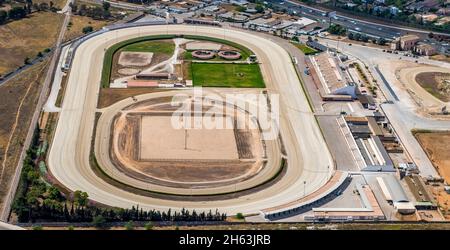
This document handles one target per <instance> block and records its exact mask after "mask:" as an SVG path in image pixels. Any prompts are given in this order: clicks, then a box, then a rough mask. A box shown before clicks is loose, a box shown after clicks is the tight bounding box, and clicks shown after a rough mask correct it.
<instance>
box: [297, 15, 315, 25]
mask: <svg viewBox="0 0 450 250" xmlns="http://www.w3.org/2000/svg"><path fill="white" fill-rule="evenodd" d="M315 22H316V21H314V20H312V19H309V18H306V17H301V18H300V19H298V20H297V21H295V22H294V25H300V26H308V25H310V24H313V23H315Z"/></svg>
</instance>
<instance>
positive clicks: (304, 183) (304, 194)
mask: <svg viewBox="0 0 450 250" xmlns="http://www.w3.org/2000/svg"><path fill="white" fill-rule="evenodd" d="M305 196H306V181H303V198H304V197H305Z"/></svg>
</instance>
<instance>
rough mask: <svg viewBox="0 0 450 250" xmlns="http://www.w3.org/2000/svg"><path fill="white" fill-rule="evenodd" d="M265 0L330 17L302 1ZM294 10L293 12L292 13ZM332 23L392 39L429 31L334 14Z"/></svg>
mask: <svg viewBox="0 0 450 250" xmlns="http://www.w3.org/2000/svg"><path fill="white" fill-rule="evenodd" d="M267 2H269V3H271V4H272V5H273V6H276V7H278V8H281V9H287V10H288V13H290V14H291V15H298V16H305V17H308V18H313V19H316V20H322V21H325V22H329V21H330V18H329V17H326V11H324V10H320V9H317V8H314V7H311V6H307V5H305V4H302V3H298V2H294V1H290V0H267ZM294 11H295V13H294ZM331 21H332V23H336V24H340V25H342V26H344V27H346V28H348V29H349V30H351V31H356V32H361V33H365V34H368V35H372V36H376V37H382V38H385V39H393V38H395V37H399V36H401V35H404V34H406V33H411V32H415V33H420V34H428V33H430V31H428V30H419V29H414V28H407V27H399V26H394V25H385V24H380V23H375V22H368V21H364V20H359V19H356V18H352V17H348V16H343V15H339V14H337V15H336V18H331ZM433 33H435V34H443V35H448V34H444V33H439V32H433Z"/></svg>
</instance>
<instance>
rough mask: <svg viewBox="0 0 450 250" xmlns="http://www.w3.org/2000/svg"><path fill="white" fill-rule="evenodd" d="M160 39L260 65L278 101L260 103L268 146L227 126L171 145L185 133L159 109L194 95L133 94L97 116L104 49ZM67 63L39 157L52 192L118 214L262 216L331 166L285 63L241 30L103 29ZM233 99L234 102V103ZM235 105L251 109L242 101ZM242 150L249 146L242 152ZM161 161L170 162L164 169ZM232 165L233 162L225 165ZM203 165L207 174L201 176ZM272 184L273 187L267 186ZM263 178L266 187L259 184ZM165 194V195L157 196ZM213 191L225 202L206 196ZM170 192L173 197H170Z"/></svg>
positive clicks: (275, 49) (315, 185) (308, 189)
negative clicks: (191, 42)
mask: <svg viewBox="0 0 450 250" xmlns="http://www.w3.org/2000/svg"><path fill="white" fill-rule="evenodd" d="M161 34H174V35H177V36H182V35H201V36H207V37H212V38H217V39H224V40H229V41H232V42H234V43H237V44H241V45H243V46H246V47H247V48H248V49H250V50H251V51H253V52H254V54H255V55H256V56H257V58H258V61H259V62H260V68H261V74H262V76H263V78H264V81H265V83H266V91H267V92H268V94H275V96H279V97H278V99H277V98H276V97H274V98H272V97H270V98H269V103H271V106H270V108H272V109H273V108H274V106H273V105H274V104H275V103H278V104H279V105H278V106H279V107H278V116H279V118H278V121H279V122H278V123H277V124H276V126H275V127H276V129H277V131H279V132H278V133H277V136H275V137H274V138H272V139H271V140H269V139H263V140H260V139H259V138H261V136H260V135H259V134H260V132H258V130H254V131H241V132H243V133H246V134H247V135H248V134H250V136H248V138H247V139H245V140H243V141H240V142H239V141H238V140H237V138H243V137H245V136H242V135H239V136H236V133H240V132H239V131H238V132H236V131H235V130H233V129H231V130H230V131H218V130H214V131H203V130H201V131H195V132H193V131H188V132H187V133H188V140H187V144H188V145H187V147H184V146H181V147H180V145H185V144H184V138H186V135H185V134H184V133H186V132H185V131H173V130H172V128H169V125H168V120H167V119H166V118H165V117H167V116H168V114H170V116H172V113H173V110H171V109H170V108H171V106H170V107H169V106H168V103H169V102H170V100H171V99H172V98H173V96H174V95H175V94H184V95H185V96H188V97H189V98H190V97H191V96H192V95H193V91H195V88H194V89H192V88H186V89H178V90H170V91H164V92H155V93H148V94H142V95H137V96H134V97H132V98H126V99H123V100H121V101H119V102H116V103H114V104H113V105H111V106H108V107H106V108H102V109H98V108H97V102H98V95H99V88H100V81H101V74H102V67H101V66H102V65H103V64H102V62H103V58H104V52H105V51H106V49H107V48H109V47H111V46H113V45H114V44H116V43H118V42H121V41H125V40H128V39H133V38H136V37H139V36H144V35H146V36H150V35H161ZM72 65H73V66H72V69H71V72H70V74H69V76H68V83H67V89H66V92H65V96H64V100H63V104H62V109H61V112H60V116H59V119H58V124H57V127H56V131H55V134H54V139H53V142H52V145H51V148H50V152H49V155H48V159H47V160H48V166H49V170H50V172H51V173H52V175H53V176H54V177H55V179H57V180H58V181H59V182H60V184H61V185H63V186H65V187H66V188H68V189H70V190H83V191H86V192H87V193H88V194H89V198H90V199H91V200H93V201H96V202H99V203H103V204H105V205H110V206H117V207H124V208H129V207H131V206H136V205H139V207H141V208H143V209H149V210H150V209H156V210H161V211H166V210H168V209H172V210H180V209H182V208H187V209H195V210H196V211H209V210H211V209H212V210H214V209H218V210H219V211H220V212H224V213H227V214H228V215H233V214H236V213H239V212H240V213H244V214H255V213H259V212H260V211H261V210H263V209H268V208H271V207H276V206H282V205H283V204H290V203H291V202H293V201H295V200H297V199H299V198H300V197H303V196H304V195H305V194H310V193H313V192H315V191H317V190H319V189H320V188H321V187H322V186H324V185H325V184H326V183H327V182H328V180H329V179H330V178H331V176H332V175H333V172H334V168H333V166H334V164H333V159H332V157H331V155H330V153H329V151H328V148H327V146H326V144H325V141H324V138H323V136H322V134H321V132H320V129H319V127H318V125H317V123H316V121H315V118H314V115H313V113H312V112H311V110H310V107H309V104H308V101H307V98H306V96H305V93H303V91H302V88H301V83H300V80H299V79H298V77H297V74H296V72H295V69H294V67H293V65H292V63H291V59H290V56H289V54H288V53H287V52H286V51H285V50H284V49H283V48H281V47H280V46H278V45H277V44H275V43H274V42H272V41H269V40H267V39H264V38H261V37H258V36H255V35H251V34H247V33H244V32H242V31H236V30H226V32H225V30H224V29H222V28H215V27H214V28H212V27H202V26H187V25H167V26H144V27H129V28H123V29H120V30H113V31H107V32H104V33H102V34H99V35H98V36H94V37H92V38H90V39H88V40H86V41H84V42H83V43H82V44H81V45H80V46H79V47H78V49H77V51H76V53H75V55H74V58H73V64H72ZM205 91H206V92H207V93H212V94H215V95H216V96H220V95H225V94H227V93H228V94H236V93H241V94H242V93H255V92H257V93H258V94H260V93H262V91H261V89H259V90H258V89H233V88H205ZM237 96H239V95H237ZM241 98H242V97H241ZM236 99H237V100H241V101H242V99H240V97H236ZM152 100H153V101H152ZM155 100H158V101H155ZM243 100H245V99H243ZM195 101H197V100H194V102H195ZM242 103H244V104H245V105H247V106H248V105H250V106H251V105H256V104H252V102H251V101H244V102H242ZM225 105H226V106H228V104H225ZM236 108H239V106H238V107H236ZM248 111H249V109H243V108H242V109H241V110H239V112H233V113H234V114H235V115H234V114H233V115H230V116H228V115H227V116H224V117H227V119H231V120H235V119H239V117H240V116H242V115H243V114H245V113H246V112H248ZM133 114H134V116H133ZM200 114H202V113H200ZM133 119H134V120H133ZM227 119H225V120H227ZM133 123H134V124H135V125H136V124H138V125H136V126H135V125H133ZM133 126H135V127H133ZM143 127H146V129H142V128H143ZM160 128H164V129H162V130H161V129H160ZM133 131H134V132H133ZM136 131H139V132H136ZM152 131H155V133H153V132H152ZM124 138H134V139H133V140H128V139H124ZM168 139H170V140H168ZM215 140H217V141H215ZM158 141H159V142H158ZM250 141H251V142H252V143H249V142H250ZM127 143H129V145H126V144H127ZM171 143H172V144H171ZM239 144H240V145H239ZM133 145H135V146H133ZM136 145H139V146H136ZM205 145H211V147H208V146H205ZM230 145H231V146H230ZM233 145H234V146H233ZM242 145H244V146H242ZM245 145H247V150H246V149H245V148H246V147H245ZM248 145H252V146H251V147H250V149H248ZM189 147H190V149H196V150H202V153H201V154H196V153H194V152H187V151H189V150H187V149H189ZM214 148H215V149H214ZM156 149H157V150H156ZM217 149H220V150H217ZM177 150H178V151H177ZM191 151H193V150H191ZM240 151H241V152H240ZM250 156H251V157H250ZM94 159H95V160H94ZM282 159H284V160H282ZM116 160H117V161H116ZM130 160H132V163H131V164H130V162H129V161H130ZM211 160H213V161H216V162H211ZM152 161H153V163H152ZM156 161H157V162H159V163H161V161H165V163H164V164H158V166H161V165H164V166H165V168H166V169H165V170H161V169H160V170H158V169H157V168H156V167H154V166H155V165H154V162H156ZM170 161H173V162H178V163H170V164H169V163H168V162H170ZM193 161H194V162H195V164H191V165H190V166H184V168H180V167H179V165H177V164H179V162H181V163H183V164H186V163H187V162H193ZM224 161H226V164H223V166H218V165H217V164H218V163H217V162H222V163H223V162H224ZM93 162H97V163H98V167H99V168H101V169H102V170H101V171H102V172H103V173H104V174H106V175H108V176H109V177H110V178H112V179H114V180H116V181H117V182H118V183H121V184H122V185H127V186H128V187H134V188H137V189H139V190H146V191H148V192H149V193H156V194H158V196H157V197H156V196H151V195H149V196H147V195H142V194H141V193H138V192H134V191H130V189H123V188H120V186H117V185H114V184H111V183H110V182H108V181H105V180H104V179H102V178H101V177H100V176H98V175H97V174H96V173H95V171H94V170H93V166H92V163H93ZM149 162H150V163H149ZM199 162H201V163H202V164H203V163H205V162H207V163H208V164H205V165H202V164H198V163H199ZM232 162H233V163H239V164H238V166H233V165H232V164H231V163H232ZM243 162H244V163H243ZM282 162H286V164H287V165H286V166H287V167H286V168H285V169H284V171H285V173H284V174H283V175H278V174H279V172H280V167H281V166H282ZM124 163H125V164H124ZM146 164H147V165H146ZM152 164H153V165H152ZM174 164H175V165H174ZM174 166H175V167H174ZM192 166H193V167H192ZM225 166H228V168H229V169H227V167H225ZM189 168H191V169H189ZM207 168H209V169H214V170H215V171H217V172H216V173H214V172H213V173H212V172H211V171H205V169H207ZM231 168H233V169H231ZM174 169H177V171H178V170H179V169H184V170H183V171H185V172H183V171H181V172H179V173H176V171H174ZM219 170H220V171H219ZM202 171H203V172H202ZM162 173H169V174H162ZM277 177H278V178H277ZM274 179H276V181H272V180H274ZM270 181H272V182H271V183H270V185H265V184H266V183H268V182H270ZM256 187H263V188H256ZM252 188H255V190H254V191H252V192H243V193H239V191H240V190H250V189H252ZM165 194H170V195H168V196H167V197H165ZM219 194H230V196H228V197H226V198H224V199H217V198H214V196H215V195H219ZM173 195H178V196H180V197H178V198H176V199H173V197H172V196H173ZM191 196H199V197H200V199H199V198H197V199H191V198H192V197H191Z"/></svg>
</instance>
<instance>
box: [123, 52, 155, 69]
mask: <svg viewBox="0 0 450 250" xmlns="http://www.w3.org/2000/svg"><path fill="white" fill-rule="evenodd" d="M152 58H153V53H151V52H120V56H119V64H120V65H122V66H138V67H142V66H146V65H149V64H150V63H151V62H152Z"/></svg>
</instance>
